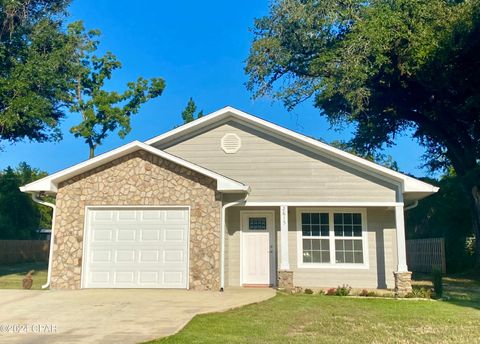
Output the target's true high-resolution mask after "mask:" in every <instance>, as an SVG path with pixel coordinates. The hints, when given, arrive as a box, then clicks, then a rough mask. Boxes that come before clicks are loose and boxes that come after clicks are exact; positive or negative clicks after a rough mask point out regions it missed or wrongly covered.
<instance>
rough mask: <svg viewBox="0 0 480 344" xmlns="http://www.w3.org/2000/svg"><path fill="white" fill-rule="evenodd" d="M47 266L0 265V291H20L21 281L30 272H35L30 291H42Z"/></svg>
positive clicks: (28, 264)
mask: <svg viewBox="0 0 480 344" xmlns="http://www.w3.org/2000/svg"><path fill="white" fill-rule="evenodd" d="M47 265H48V264H47V263H43V262H41V263H22V264H12V265H0V289H22V280H23V278H24V277H25V275H26V274H27V273H28V272H29V271H30V270H35V273H34V274H33V285H32V289H42V284H45V282H46V281H47Z"/></svg>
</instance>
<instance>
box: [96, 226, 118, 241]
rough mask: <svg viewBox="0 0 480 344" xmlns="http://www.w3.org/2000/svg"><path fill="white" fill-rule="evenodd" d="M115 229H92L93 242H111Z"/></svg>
mask: <svg viewBox="0 0 480 344" xmlns="http://www.w3.org/2000/svg"><path fill="white" fill-rule="evenodd" d="M114 230H115V228H113V227H94V228H92V233H93V236H92V241H93V242H98V241H104V242H111V241H112V239H113V232H114Z"/></svg>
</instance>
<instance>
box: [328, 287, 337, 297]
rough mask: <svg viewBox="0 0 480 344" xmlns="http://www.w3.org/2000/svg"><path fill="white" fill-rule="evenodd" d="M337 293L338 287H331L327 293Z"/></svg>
mask: <svg viewBox="0 0 480 344" xmlns="http://www.w3.org/2000/svg"><path fill="white" fill-rule="evenodd" d="M336 294H337V289H335V288H330V289H328V290H327V295H336Z"/></svg>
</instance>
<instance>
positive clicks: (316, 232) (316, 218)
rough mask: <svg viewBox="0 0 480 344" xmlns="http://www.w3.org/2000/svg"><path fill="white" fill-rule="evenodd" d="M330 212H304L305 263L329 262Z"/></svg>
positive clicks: (303, 243)
mask: <svg viewBox="0 0 480 344" xmlns="http://www.w3.org/2000/svg"><path fill="white" fill-rule="evenodd" d="M328 232H329V221H328V213H302V245H303V262H304V263H329V262H330V243H329V239H328Z"/></svg>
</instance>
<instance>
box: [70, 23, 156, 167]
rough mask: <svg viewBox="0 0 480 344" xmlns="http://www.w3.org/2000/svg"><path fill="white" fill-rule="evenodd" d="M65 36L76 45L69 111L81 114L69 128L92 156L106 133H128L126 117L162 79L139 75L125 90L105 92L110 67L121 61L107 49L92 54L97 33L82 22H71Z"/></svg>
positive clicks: (138, 107) (123, 134)
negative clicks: (103, 53)
mask: <svg viewBox="0 0 480 344" xmlns="http://www.w3.org/2000/svg"><path fill="white" fill-rule="evenodd" d="M68 35H69V37H70V39H71V40H72V41H73V42H74V43H73V44H74V45H75V46H77V47H78V48H77V50H76V51H75V56H74V57H75V60H76V70H75V72H76V76H75V87H74V89H73V94H72V104H71V106H70V110H71V111H72V112H76V113H80V114H81V116H82V122H81V123H79V124H78V125H76V126H74V127H72V128H71V129H70V131H71V132H72V133H73V135H74V136H75V137H81V138H83V139H84V140H85V142H86V143H87V144H88V147H89V152H90V154H89V157H90V158H93V156H94V155H95V149H96V148H97V147H98V146H99V145H101V144H102V142H103V140H104V139H105V138H106V137H107V136H108V134H109V132H113V131H115V130H117V129H118V135H119V136H120V137H121V138H124V137H125V136H126V135H127V134H128V133H129V132H130V130H131V127H130V117H131V116H132V115H133V114H136V113H138V111H139V109H140V106H141V105H142V104H144V103H145V102H147V101H148V100H150V99H153V98H156V97H159V96H160V95H161V94H162V92H163V90H164V88H165V82H164V81H163V80H162V79H160V78H152V79H150V80H147V79H144V78H142V77H140V78H138V79H137V81H136V82H129V83H127V90H126V91H124V92H122V93H119V92H116V91H107V90H106V89H105V88H106V87H105V82H106V81H107V80H109V79H110V78H111V76H112V72H113V71H114V70H116V69H119V68H121V63H120V62H119V61H118V60H117V58H116V57H115V55H113V54H112V53H111V52H107V53H106V54H105V55H103V56H97V55H95V52H96V50H97V47H98V44H99V42H98V40H97V37H98V36H99V35H100V32H99V31H98V30H90V31H88V32H86V31H85V29H84V26H83V24H82V22H75V23H73V24H71V25H70V26H69V28H68Z"/></svg>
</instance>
